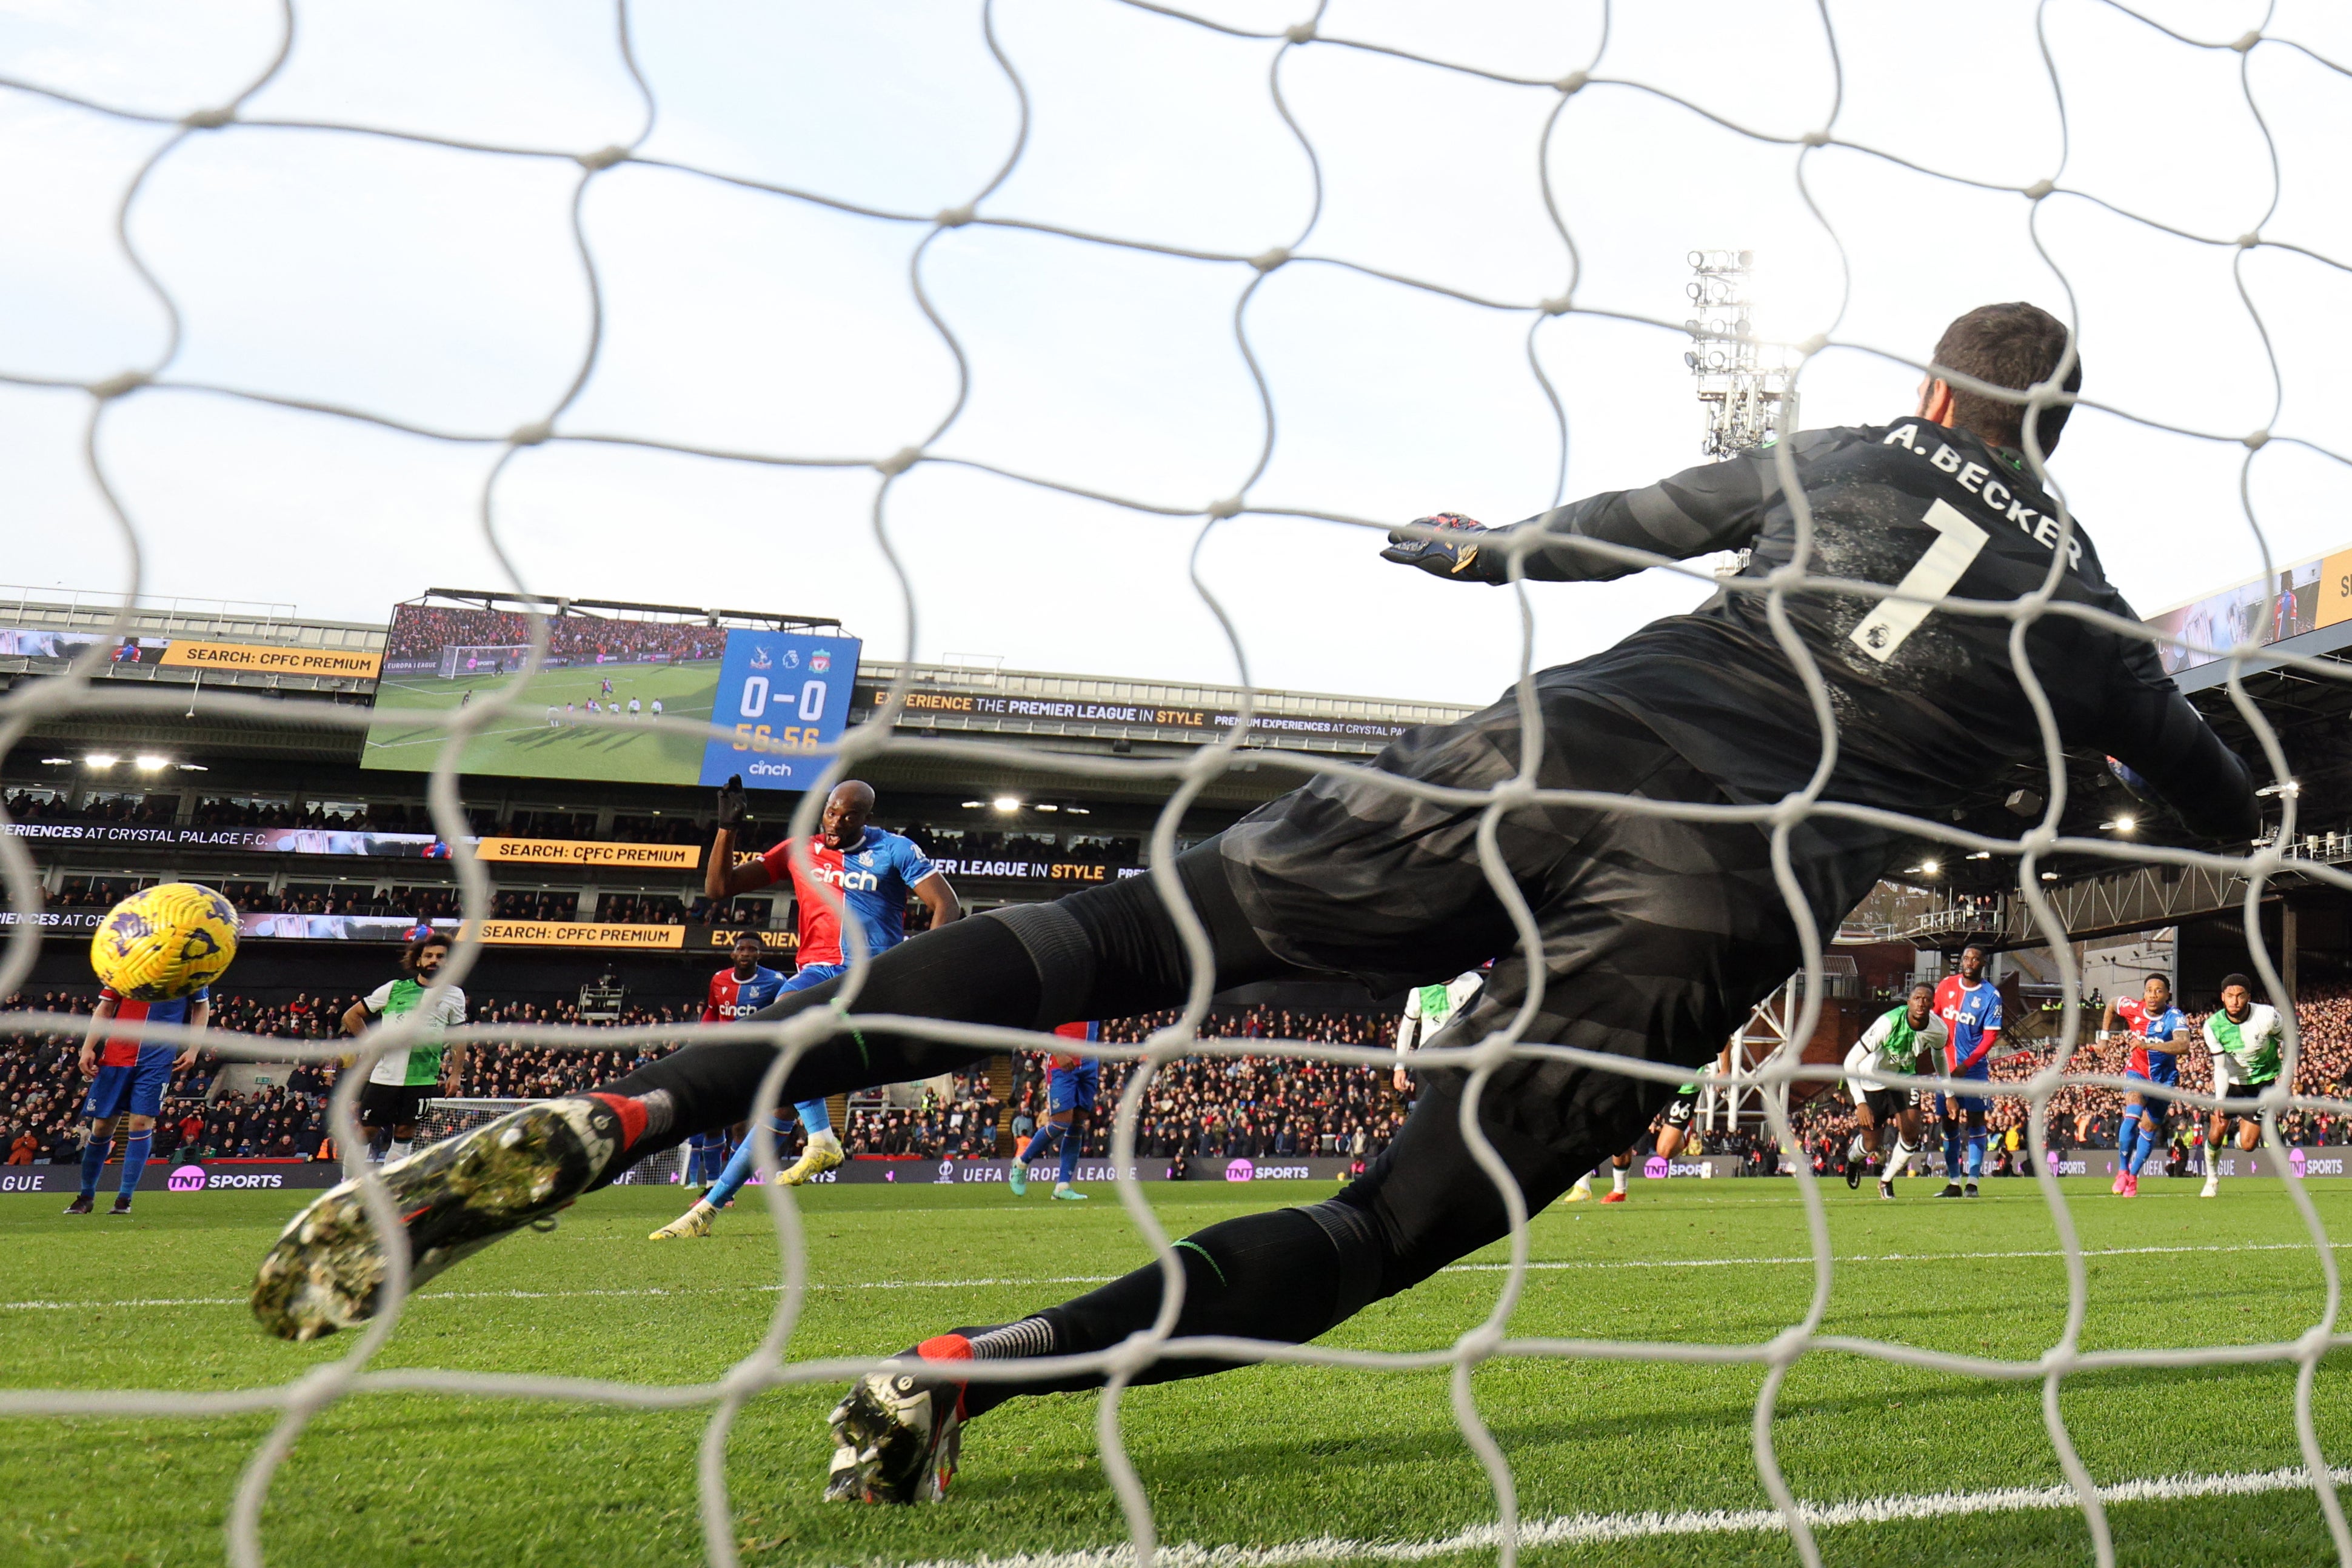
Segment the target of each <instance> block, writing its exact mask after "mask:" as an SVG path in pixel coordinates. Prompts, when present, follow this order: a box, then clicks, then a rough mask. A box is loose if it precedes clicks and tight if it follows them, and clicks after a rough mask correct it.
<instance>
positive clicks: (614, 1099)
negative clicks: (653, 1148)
mask: <svg viewBox="0 0 2352 1568" xmlns="http://www.w3.org/2000/svg"><path fill="white" fill-rule="evenodd" d="M588 1098H589V1099H591V1100H597V1101H602V1102H603V1103H604V1104H606V1105H609V1106H611V1107H612V1109H613V1114H614V1115H615V1116H618V1117H619V1118H620V1119H621V1140H622V1141H621V1146H622V1147H623V1148H624V1149H625V1148H628V1147H629V1146H630V1145H634V1144H635V1142H636V1141H637V1140H638V1139H639V1138H642V1137H644V1136H645V1135H646V1108H645V1106H644V1105H643V1104H641V1103H638V1102H637V1101H635V1100H633V1099H631V1098H630V1097H629V1096H628V1095H626V1094H591V1095H590V1096H588Z"/></svg>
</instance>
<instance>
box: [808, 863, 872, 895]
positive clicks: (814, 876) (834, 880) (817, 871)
mask: <svg viewBox="0 0 2352 1568" xmlns="http://www.w3.org/2000/svg"><path fill="white" fill-rule="evenodd" d="M808 877H809V880H810V881H811V882H821V883H826V884H827V885H829V886H832V887H837V888H839V889H841V891H842V892H844V893H872V892H874V891H875V890H876V889H877V888H878V887H880V886H881V885H882V879H881V878H880V877H878V876H877V875H875V874H874V873H872V872H870V871H849V870H846V869H845V868H844V867H841V866H832V865H814V866H811V867H809V870H808Z"/></svg>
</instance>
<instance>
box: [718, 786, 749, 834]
mask: <svg viewBox="0 0 2352 1568" xmlns="http://www.w3.org/2000/svg"><path fill="white" fill-rule="evenodd" d="M747 810H749V807H748V806H747V804H746V802H745V801H744V799H743V776H742V775H741V774H740V773H730V774H729V775H728V777H727V782H726V784H725V785H724V786H722V787H721V788H720V789H719V826H720V827H722V828H728V829H732V830H735V831H741V829H742V826H743V817H744V813H745V812H746V811H747Z"/></svg>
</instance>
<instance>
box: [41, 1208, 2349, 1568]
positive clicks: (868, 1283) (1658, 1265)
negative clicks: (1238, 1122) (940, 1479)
mask: <svg viewBox="0 0 2352 1568" xmlns="http://www.w3.org/2000/svg"><path fill="white" fill-rule="evenodd" d="M2330 1245H2331V1246H2332V1247H2333V1248H2335V1249H2337V1250H2339V1251H2340V1250H2343V1249H2347V1248H2352V1241H2336V1242H2332V1243H2330ZM2314 1250H2315V1244H2314V1243H2312V1242H2309V1241H2252V1242H2241V1243H2238V1244H2235V1245H2231V1246H2221V1245H2214V1244H2209V1245H2203V1246H2171V1247H2085V1248H2084V1249H2083V1256H2084V1257H2085V1258H2137V1257H2145V1256H2148V1255H2150V1254H2173V1253H2182V1252H2215V1253H2223V1252H2226V1253H2236V1252H2309V1251H2314ZM2065 1255H2066V1254H2065V1253H2064V1252H2063V1251H2062V1250H2060V1249H2057V1248H2055V1247H2049V1248H2034V1249H2025V1250H2011V1251H1997V1252H1854V1253H1849V1254H1846V1255H1844V1256H1842V1257H1839V1256H1833V1257H1832V1259H1831V1261H1832V1262H1833V1263H1945V1262H1979V1261H1985V1260H1996V1259H2002V1258H2063V1257H2064V1256H2065ZM1811 1261H1812V1256H1811V1254H1810V1253H1802V1252H1801V1253H1797V1254H1794V1255H1792V1256H1790V1257H1786V1258H1612V1259H1561V1260H1552V1261H1549V1262H1531V1263H1529V1264H1528V1273H1530V1274H1549V1273H1558V1272H1560V1271H1562V1270H1571V1269H1738V1268H1747V1267H1751V1266H1754V1265H1757V1264H1776V1263H1777V1264H1799V1263H1811ZM1510 1267H1511V1266H1510V1265H1509V1264H1508V1263H1451V1264H1448V1265H1447V1266H1446V1267H1445V1268H1444V1269H1441V1270H1438V1272H1440V1273H1442V1274H1502V1273H1507V1272H1509V1271H1510ZM1118 1278H1119V1276H1118V1275H1116V1274H1055V1275H1045V1274H1023V1275H1018V1276H1015V1277H1012V1278H1008V1279H1001V1280H853V1281H842V1282H839V1283H835V1282H832V1281H824V1282H818V1281H810V1283H809V1285H808V1287H807V1289H808V1290H809V1291H811V1292H812V1293H814V1292H819V1291H981V1290H993V1289H998V1288H1001V1287H1003V1286H1008V1285H1105V1284H1108V1283H1109V1282H1110V1281H1113V1280H1116V1279H1118ZM782 1289H783V1287H782V1286H781V1285H773V1284H768V1283H766V1282H764V1281H763V1282H762V1283H760V1284H757V1285H702V1286H686V1287H682V1288H675V1287H671V1286H667V1285H616V1286H613V1287H610V1288H607V1289H591V1290H584V1291H526V1290H522V1289H520V1288H517V1289H513V1290H506V1291H419V1292H417V1297H418V1299H419V1300H429V1301H574V1300H583V1299H586V1298H591V1297H599V1296H623V1297H659V1296H679V1297H689V1296H740V1295H749V1294H765V1295H774V1294H776V1293H777V1292H778V1291H781V1290H782ZM246 1304H247V1298H245V1297H243V1296H142V1297H132V1298H131V1299H129V1300H124V1301H0V1312H90V1311H100V1312H102V1311H106V1310H108V1309H110V1308H134V1307H136V1308H146V1307H241V1306H244V1305H246ZM1006 1561H1007V1562H1011V1561H1013V1559H1010V1558H1008V1559H1006Z"/></svg>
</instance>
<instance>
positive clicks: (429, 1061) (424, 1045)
mask: <svg viewBox="0 0 2352 1568" xmlns="http://www.w3.org/2000/svg"><path fill="white" fill-rule="evenodd" d="M426 989H427V988H426V987H425V986H424V985H421V984H419V983H418V982H417V981H415V980H412V979H409V978H407V977H402V978H400V979H397V980H390V981H386V982H385V983H384V984H383V985H381V986H378V987H377V988H375V989H374V990H373V991H370V992H369V993H368V994H367V995H366V996H364V997H362V998H360V1006H362V1007H363V1008H365V1009H367V1010H368V1016H369V1017H371V1018H402V1017H404V1016H406V1015H407V1014H409V1013H413V1012H415V1010H416V1009H418V1007H420V1006H421V1005H423V1003H424V1001H425V990H426ZM465 1021H466V993H465V992H463V991H461V990H459V989H458V988H457V987H455V986H452V987H450V988H449V989H448V990H447V991H446V992H445V993H444V994H443V996H442V998H441V1002H440V1005H439V1006H438V1007H436V1008H435V1009H433V1016H432V1019H431V1024H432V1027H431V1028H430V1029H429V1030H427V1031H426V1034H425V1039H422V1040H418V1041H417V1042H416V1043H415V1044H414V1045H411V1046H409V1047H407V1048H406V1049H405V1050H401V1051H385V1052H384V1053H383V1055H382V1056H380V1057H378V1058H377V1059H376V1064H375V1070H374V1071H372V1072H370V1073H369V1074H368V1082H370V1083H393V1084H400V1085H405V1086H410V1087H414V1086H415V1085H416V1084H420V1083H438V1082H441V1053H442V1051H443V1050H444V1049H445V1048H444V1046H443V1043H442V1040H441V1034H440V1031H441V1030H445V1029H447V1028H449V1027H450V1026H451V1025H453V1024H461V1023H464V1022H465Z"/></svg>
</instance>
